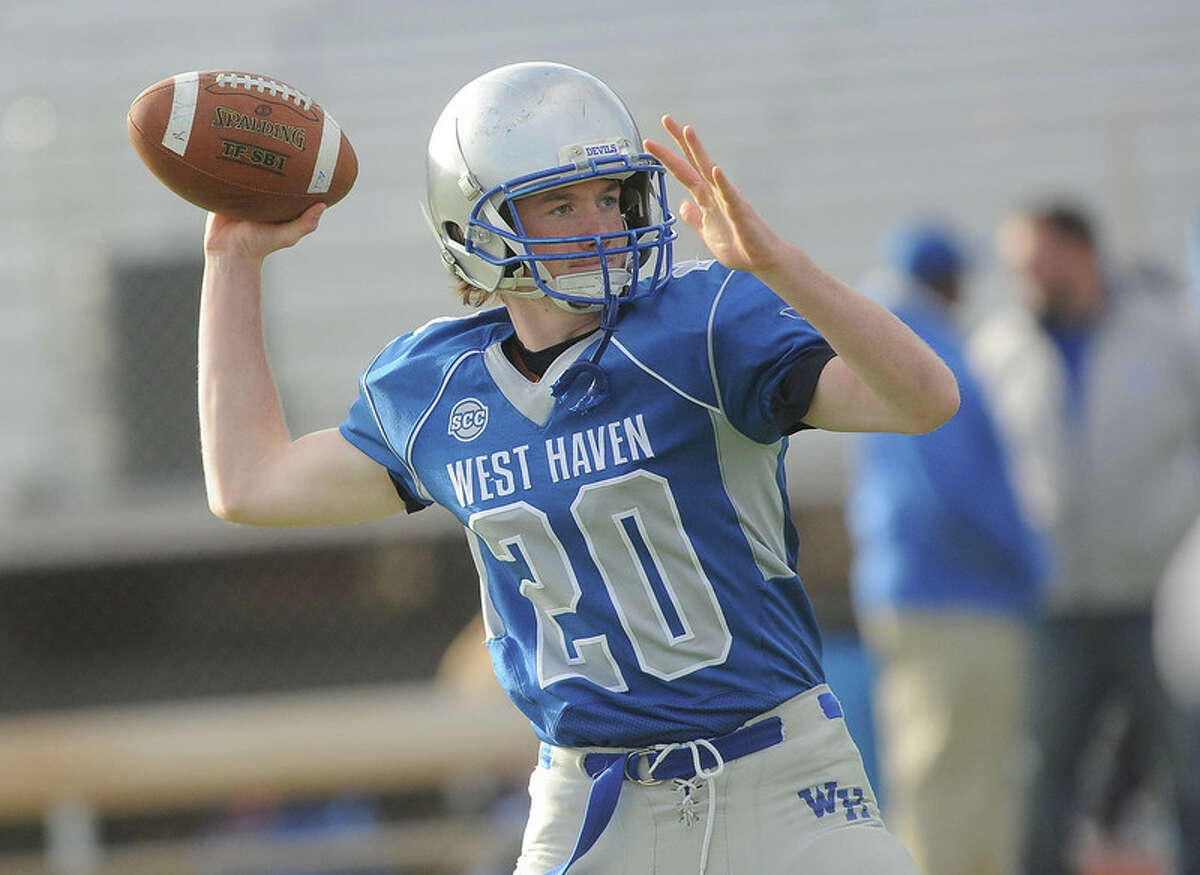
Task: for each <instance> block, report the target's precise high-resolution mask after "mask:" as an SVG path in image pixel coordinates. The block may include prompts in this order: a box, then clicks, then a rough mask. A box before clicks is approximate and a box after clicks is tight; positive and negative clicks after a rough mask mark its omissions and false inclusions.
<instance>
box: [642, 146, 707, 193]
mask: <svg viewBox="0 0 1200 875" xmlns="http://www.w3.org/2000/svg"><path fill="white" fill-rule="evenodd" d="M642 146H643V148H645V150H646V151H647V152H649V153H650V154H651V155H653V156H654V157H655V158H657V159H658V160H659V161H660V162H662V166H663V167H665V168H667V171H668V172H669V173H670V174H671V175H672V176H674V177H675V178H676V179H677V180H679V183H680V184H681V185H682V186H683V187H684V188H686V189H687V190H688V191H693V190H694V189H695V188H696V187H697V186H698V185H700V183H701V182H702V181H703V180H701V178H700V174H698V173H697V172H696V171H695V170H694V169H693V168H692V166H691V165H690V164H689V163H688V162H687V160H686V159H684V158H682V157H680V156H679V155H677V154H676V153H675V152H673V151H672V150H671V149H670V148H668V147H667V146H664V145H662V144H661V143H656V142H654V141H653V140H643V141H642Z"/></svg>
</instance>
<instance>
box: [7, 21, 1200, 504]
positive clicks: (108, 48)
mask: <svg viewBox="0 0 1200 875" xmlns="http://www.w3.org/2000/svg"><path fill="white" fill-rule="evenodd" d="M547 8H548V7H547V6H546V4H543V3H540V2H535V0H511V2H508V3H505V4H503V6H497V5H496V4H494V3H493V2H491V0H468V2H458V3H456V4H454V5H453V7H450V6H447V7H445V9H444V10H443V11H440V12H439V11H430V10H431V5H430V4H428V3H426V2H419V3H417V2H413V3H394V2H387V0H360V2H336V3H335V2H332V0H309V2H283V0H274V2H260V3H257V4H245V3H234V2H232V0H209V2H207V3H204V4H190V5H188V6H186V7H182V6H180V5H179V4H165V3H160V2H154V3H152V2H148V0H111V2H106V3H103V4H97V3H92V2H90V0H60V2H59V3H56V4H52V5H46V4H40V3H32V2H19V0H0V74H2V75H0V123H3V122H5V121H6V120H7V122H11V121H12V117H13V115H12V114H11V113H9V110H10V109H11V108H12V107H13V106H14V105H16V104H17V102H18V101H19V100H20V99H22V98H25V97H28V96H34V97H40V98H44V99H47V100H49V101H50V102H51V103H52V105H53V106H54V109H55V113H56V118H57V136H56V137H55V138H54V139H53V140H52V141H51V142H50V143H49V144H48V145H46V146H45V147H44V148H42V149H40V150H37V151H33V152H27V151H20V150H18V149H16V148H14V147H13V145H11V143H10V142H9V141H8V140H7V139H6V137H5V136H4V130H5V129H4V128H0V159H2V160H0V228H2V229H3V232H2V233H0V303H2V306H3V310H2V311H0V312H3V314H4V319H3V324H0V362H3V367H0V519H3V518H4V517H5V515H8V516H10V517H17V516H24V515H27V501H28V496H29V494H31V493H32V494H35V495H41V496H42V501H43V502H44V503H48V504H49V506H50V507H51V509H52V510H53V511H54V513H56V514H58V515H59V516H60V517H61V518H63V519H68V520H70V519H74V518H76V517H77V516H78V515H79V514H80V513H84V512H85V511H86V509H87V508H89V507H96V506H103V505H105V504H108V503H111V502H112V501H114V500H117V499H119V500H120V501H122V502H124V503H125V504H126V505H128V504H129V503H130V502H132V503H133V504H134V505H136V504H137V502H138V497H137V496H132V497H130V496H128V495H127V494H126V493H125V491H124V490H123V487H122V485H121V484H120V483H116V482H114V481H113V477H112V474H111V466H110V465H109V464H108V462H107V456H106V454H110V451H109V450H108V449H106V447H105V444H104V439H103V431H104V426H103V423H104V409H103V408H104V399H103V398H102V397H100V398H97V397H96V396H95V395H94V387H95V384H96V379H95V364H96V362H95V360H94V359H93V358H91V357H92V356H95V355H100V354H102V353H103V342H102V338H101V339H99V340H98V339H97V338H96V336H95V334H96V332H95V324H94V320H95V314H96V312H98V311H100V310H102V304H103V300H102V298H103V295H104V294H105V291H104V289H103V288H95V289H90V288H87V287H83V288H81V287H79V285H78V282H79V281H78V277H79V276H80V274H79V271H78V270H70V269H68V270H63V269H62V265H63V264H67V265H68V267H69V266H70V265H75V266H78V265H79V264H93V263H94V261H95V259H96V258H100V259H101V260H103V259H104V258H105V257H127V256H131V255H137V254H139V253H147V254H148V253H161V252H163V251H172V250H183V251H188V250H193V251H194V249H198V247H199V245H200V235H201V230H202V224H203V217H202V215H201V214H200V213H199V211H197V210H195V209H194V208H192V207H190V206H189V205H187V204H185V203H183V202H182V201H179V200H177V199H175V198H174V197H172V196H171V195H170V194H169V193H167V192H166V191H165V190H164V189H162V188H160V187H159V186H158V185H157V183H155V182H154V180H153V179H152V178H151V177H150V176H149V175H148V174H147V172H146V171H145V169H144V168H143V167H142V166H141V165H140V163H139V162H138V160H137V158H136V156H135V154H134V153H133V150H132V149H131V148H130V146H129V144H128V142H127V140H126V136H125V127H124V114H125V111H126V109H127V107H128V104H129V102H130V101H131V100H132V98H133V97H134V96H135V95H136V94H137V93H138V91H140V90H141V88H143V87H144V86H145V85H148V84H150V83H151V82H153V81H155V80H157V79H160V78H163V77H165V76H167V75H169V74H171V73H174V72H179V71H181V70H187V69H204V68H211V67H216V66H220V65H230V66H238V67H247V68H251V69H256V70H261V71H263V72H270V73H272V74H274V75H277V76H279V77H280V78H283V79H285V80H287V81H290V82H292V83H294V84H297V85H299V86H300V87H302V88H304V89H306V90H308V91H309V92H310V93H312V94H313V95H314V96H315V97H316V98H317V99H318V100H319V101H321V102H323V103H324V104H325V105H326V106H327V107H329V108H330V109H331V111H332V112H333V113H334V114H335V115H336V117H337V118H338V120H339V122H340V123H341V124H342V125H343V127H344V128H345V130H346V131H347V132H348V134H349V136H350V137H351V140H352V142H353V143H354V146H355V148H356V150H357V152H358V155H359V159H360V168H361V169H360V176H359V181H358V183H357V186H356V189H355V191H354V192H352V194H351V195H350V196H349V197H348V198H347V200H346V201H345V202H344V203H343V204H341V205H339V206H338V207H336V208H335V209H334V210H333V211H331V212H330V214H329V215H328V216H327V217H326V220H325V222H324V227H323V228H322V230H321V232H320V233H319V234H318V235H317V236H316V237H314V238H312V239H310V240H307V241H305V242H304V243H303V244H302V245H301V246H300V247H299V248H297V249H296V250H293V251H290V252H288V253H284V254H281V255H279V256H277V257H275V258H274V259H273V260H272V262H271V263H270V265H269V269H268V284H269V286H270V289H269V304H268V312H269V320H270V325H269V328H268V332H269V338H270V343H271V349H272V354H273V358H274V362H275V367H276V373H277V376H278V378H279V382H280V385H281V387H282V390H283V393H284V395H285V401H286V403H287V407H288V410H289V418H290V420H291V424H292V426H293V428H294V429H297V430H307V429H310V428H315V427H320V426H324V425H328V424H333V423H336V422H337V421H338V420H339V419H340V417H341V415H342V413H343V411H344V409H345V407H346V405H347V404H348V403H349V401H350V400H351V398H352V396H353V392H354V381H355V378H356V376H357V374H358V371H359V369H360V368H361V367H362V366H363V364H364V363H365V362H366V361H367V360H368V359H369V358H370V357H371V355H373V353H374V351H375V350H376V349H377V348H378V347H379V346H380V345H381V344H383V343H384V342H386V341H387V340H389V339H390V338H391V337H392V336H394V335H396V334H398V333H400V332H401V331H403V330H405V329H406V328H408V327H411V326H413V325H415V324H418V323H419V322H422V321H424V320H425V319H427V318H429V317H430V316H433V315H436V314H438V313H441V312H445V311H446V310H447V309H449V308H450V304H449V298H448V296H447V291H446V287H447V281H446V278H445V275H444V274H443V273H442V272H441V270H440V268H439V265H438V263H437V260H436V258H435V256H434V254H433V250H432V247H431V246H430V245H429V242H428V241H427V239H426V238H427V232H426V230H425V228H424V226H423V224H422V223H421V220H420V218H419V214H418V212H417V208H416V202H417V200H418V199H419V198H420V197H421V195H422V187H423V181H424V166H423V160H424V155H423V153H424V143H425V138H426V136H427V134H428V130H429V128H430V126H431V124H432V122H433V120H434V118H435V117H436V114H437V112H438V111H439V110H440V108H441V106H442V105H443V104H444V102H445V101H446V99H448V97H449V96H450V94H451V93H452V92H453V91H454V89H455V88H457V87H458V85H460V84H461V83H462V82H463V81H465V80H466V79H469V78H470V77H471V76H473V75H475V74H477V73H478V72H482V71H483V70H485V69H488V68H490V67H493V66H497V65H499V64H501V63H506V62H509V61H513V60H518V59H524V58H553V59H557V60H563V61H566V62H568V63H573V64H576V65H578V66H581V67H584V68H585V69H589V70H591V71H593V72H595V73H597V74H598V75H600V76H601V77H602V78H605V79H607V80H608V81H610V82H611V83H612V84H613V85H614V86H615V87H616V88H617V90H618V91H619V92H621V93H622V94H623V95H624V96H625V98H626V100H627V101H628V102H629V104H630V106H631V108H632V109H633V110H634V112H635V114H636V115H638V116H639V118H640V119H641V120H642V124H643V132H644V133H646V134H649V135H651V136H657V130H656V128H657V122H656V119H657V117H658V115H659V114H660V113H661V112H663V111H666V110H670V111H672V112H673V113H675V114H676V116H677V117H678V118H680V119H683V120H686V121H690V122H693V123H695V124H696V126H697V128H698V129H699V130H700V131H701V133H702V135H703V136H704V137H705V138H706V140H707V141H708V143H709V145H710V148H711V150H712V152H713V153H714V154H715V155H716V156H717V157H718V159H719V160H720V161H722V163H724V164H725V165H726V167H727V169H728V170H729V172H730V173H731V175H732V176H733V178H734V179H735V181H737V182H738V183H739V184H740V185H741V186H742V188H743V189H744V190H745V191H747V193H748V194H749V195H750V196H751V197H752V198H753V200H754V202H755V203H756V204H757V205H758V206H759V208H760V209H761V210H762V211H763V212H764V213H765V214H766V215H767V216H768V217H769V218H770V219H771V220H772V221H773V222H774V223H775V224H776V225H777V226H778V227H779V228H780V229H781V230H783V231H784V232H785V233H786V234H787V235H788V236H789V237H791V238H792V239H794V240H796V241H797V242H799V243H801V244H803V245H805V246H806V247H808V248H809V250H810V252H811V253H812V254H813V255H814V256H815V257H816V258H818V260H820V261H822V262H823V263H824V264H826V265H827V266H828V267H829V268H830V269H832V270H833V271H834V272H835V273H837V274H839V275H841V276H843V277H846V278H848V279H855V278H857V277H859V276H861V275H862V274H863V273H864V271H866V270H867V269H868V268H869V267H870V265H871V261H872V258H873V255H874V251H875V246H876V241H877V239H878V238H879V236H880V235H881V234H882V233H883V232H884V231H885V230H886V228H887V227H888V226H889V225H890V224H891V223H892V222H893V221H895V220H896V219H897V218H899V217H901V216H903V215H905V214H908V213H910V212H913V211H926V212H928V211H935V212H938V213H940V214H942V215H945V216H947V217H948V218H950V219H952V220H955V221H957V222H959V223H960V224H961V226H962V227H963V229H964V230H965V231H966V232H967V233H968V234H969V235H971V236H972V237H973V238H975V239H976V240H977V241H978V243H979V245H980V246H981V247H986V246H987V244H988V239H989V235H990V232H991V228H992V227H993V224H994V222H995V221H996V219H997V217H998V216H999V215H1000V214H1001V213H1002V212H1003V211H1004V210H1005V209H1006V208H1008V207H1009V206H1011V205H1012V204H1013V203H1015V202H1018V201H1020V200H1022V199H1024V198H1026V197H1027V196H1029V195H1030V194H1034V193H1038V192H1040V191H1042V190H1044V189H1045V188H1048V187H1049V188H1053V189H1054V190H1059V191H1064V190H1065V191H1073V192H1078V193H1080V194H1082V195H1084V196H1086V197H1087V198H1089V199H1090V201H1091V203H1092V204H1093V205H1094V206H1095V208H1096V209H1097V212H1098V214H1099V216H1100V218H1101V219H1102V221H1103V223H1104V227H1105V229H1106V230H1107V232H1108V236H1109V237H1110V238H1111V240H1112V241H1113V243H1114V248H1116V249H1117V250H1118V251H1120V252H1121V253H1142V254H1149V255H1151V256H1153V257H1156V258H1159V259H1162V260H1163V261H1165V262H1166V263H1167V264H1168V265H1169V266H1171V267H1172V268H1174V269H1176V270H1177V271H1180V272H1183V271H1184V270H1185V265H1186V252H1185V233H1186V227H1187V224H1188V222H1189V220H1190V217H1191V216H1192V214H1193V213H1194V211H1195V210H1196V208H1197V204H1198V202H1200V161H1197V154H1198V152H1197V147H1198V146H1200V111H1198V110H1200V53H1197V51H1196V47H1197V46H1200V4H1197V3H1195V2H1194V0H1142V2H1134V0H1060V2H1054V3H1047V2H1045V0H1011V2H1000V3H990V4H983V3H962V2H949V0H806V2H769V0H742V2H739V3H737V4H736V5H731V4H729V3H727V2H724V0H690V2H657V3H648V4H636V3H633V2H630V0H616V2H610V3H606V4H600V5H593V6H591V7H589V11H588V12H586V13H580V12H566V11H562V12H556V13H555V14H554V15H553V17H548V16H547V13H546V12H545V10H546V9H547ZM568 8H570V9H579V8H580V7H562V9H564V10H565V9H568ZM501 10H502V11H501ZM489 25H490V26H494V27H496V28H498V31H497V32H489V31H488V30H486V29H485V28H486V27H487V26H489ZM535 25H536V28H535ZM537 28H540V29H537ZM193 248H194V249H193ZM680 252H681V254H683V255H692V254H697V253H699V252H700V249H699V245H698V244H697V243H696V242H695V241H694V239H691V238H688V239H686V240H685V241H684V243H683V245H682V246H681V247H680ZM985 270H986V272H985V274H984V275H983V276H982V277H981V278H980V280H979V282H978V285H977V291H978V293H979V295H980V297H981V298H982V299H983V300H984V301H988V300H993V299H995V297H996V296H998V295H999V294H1000V291H999V290H1000V282H999V277H998V276H997V274H996V273H995V272H994V271H993V270H992V269H991V268H990V265H988V264H987V263H986V260H985ZM70 277H75V279H74V280H71V279H70ZM89 320H91V321H89ZM80 338H83V340H81V339H80ZM97 344H99V345H98V346H97ZM98 350H99V352H98ZM843 447H844V443H843V440H842V439H841V438H836V437H828V436H805V437H803V438H801V439H800V440H799V441H797V443H796V446H795V448H794V449H793V467H794V468H795V469H796V474H797V475H798V476H799V479H798V480H797V481H796V486H797V489H798V491H799V493H800V497H802V498H803V497H804V496H805V495H817V496H820V497H822V498H828V497H831V496H836V495H837V493H838V491H839V489H840V473H839V467H838V465H837V464H830V461H831V460H833V461H838V460H840V459H841V458H842V454H843ZM812 459H815V460H816V461H815V462H812V463H810V462H809V460H812ZM818 472H824V473H823V474H820V473H818ZM160 500H161V499H160ZM186 500H188V501H192V500H194V496H192V495H190V494H189V495H188V496H187V499H186Z"/></svg>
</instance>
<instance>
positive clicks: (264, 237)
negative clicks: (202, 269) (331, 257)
mask: <svg viewBox="0 0 1200 875" xmlns="http://www.w3.org/2000/svg"><path fill="white" fill-rule="evenodd" d="M325 209H326V207H325V204H313V205H312V206H311V207H309V208H308V209H307V210H305V211H304V212H303V213H301V214H300V216H299V217H298V218H296V219H293V220H292V221H290V222H248V221H241V220H238V219H231V218H229V217H228V216H222V215H219V214H217V213H209V214H208V222H207V224H206V225H205V228H204V251H205V252H206V253H208V254H210V255H216V254H221V255H230V256H236V257H242V258H250V259H263V258H266V257H267V256H268V255H270V254H271V253H272V252H274V251H275V250H277V249H286V248H287V247H289V246H295V245H296V244H297V243H298V242H299V241H300V238H302V237H305V236H307V235H308V234H311V233H312V232H313V231H315V230H317V223H318V222H320V220H321V213H323V212H325Z"/></svg>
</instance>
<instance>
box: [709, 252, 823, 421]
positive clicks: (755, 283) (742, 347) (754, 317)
mask: <svg viewBox="0 0 1200 875" xmlns="http://www.w3.org/2000/svg"><path fill="white" fill-rule="evenodd" d="M709 344H710V350H711V357H712V372H713V374H712V376H713V382H714V385H715V389H716V393H717V397H718V398H719V399H720V407H721V410H722V412H723V413H724V414H725V416H726V418H728V419H729V421H730V423H732V424H733V426H734V427H735V428H737V429H738V431H740V432H742V433H743V434H745V435H746V436H747V437H750V438H752V439H753V440H756V441H758V442H760V443H773V442H775V441H777V440H779V439H780V438H781V437H782V436H783V435H784V434H785V433H790V432H791V431H796V430H798V429H799V428H800V427H801V425H800V423H799V422H798V417H794V416H789V415H788V410H789V409H790V411H791V413H795V411H796V410H797V409H799V407H803V411H804V412H807V410H808V404H809V402H810V401H811V400H812V391H813V389H815V387H816V380H817V378H818V377H819V376H820V372H821V369H823V368H824V366H825V365H826V364H827V363H828V361H829V360H830V359H831V358H833V356H834V352H833V350H832V349H831V348H830V347H829V344H828V343H827V342H826V341H825V338H823V337H822V336H821V335H820V334H819V333H817V330H816V329H815V328H813V327H812V325H810V324H809V322H808V320H806V319H805V318H804V317H802V316H801V315H800V314H799V313H797V312H796V311H795V310H793V309H792V308H791V307H789V306H788V305H787V304H786V303H784V301H783V300H782V299H781V298H780V297H779V296H778V295H776V294H775V293H774V292H773V291H771V290H770V289H769V288H767V286H765V285H764V284H763V283H762V282H760V281H759V280H758V279H757V278H755V277H753V276H751V275H750V274H745V273H738V272H734V273H733V274H731V275H730V276H729V279H728V281H727V282H726V283H725V284H724V286H723V287H722V289H721V292H720V293H719V294H718V296H717V298H716V300H715V302H714V304H713V311H712V314H711V318H710V328H709ZM797 369H799V372H800V375H801V377H803V378H804V379H803V381H802V382H804V383H805V385H804V386H800V387H798V386H796V385H794V383H795V382H796V381H795V378H794V377H793V379H792V380H790V381H789V379H788V378H789V374H792V373H793V371H796V370H797ZM801 396H806V397H801ZM781 402H783V403H782V404H781ZM789 402H790V403H789ZM781 410H782V411H783V415H779V413H780V411H781ZM800 416H801V417H802V416H803V413H801V414H800Z"/></svg>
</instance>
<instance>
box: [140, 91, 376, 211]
mask: <svg viewBox="0 0 1200 875" xmlns="http://www.w3.org/2000/svg"><path fill="white" fill-rule="evenodd" d="M128 127H129V139H130V140H131V141H132V142H133V146H134V148H135V149H137V152H138V155H140V156H141V158H142V161H143V162H145V164H146V166H147V167H149V168H150V172H151V173H153V174H154V175H155V176H157V177H158V178H159V180H160V181H161V182H162V183H163V184H164V185H166V186H167V188H169V189H171V191H173V192H175V193H176V194H177V195H179V196H180V197H182V198H184V199H185V200H188V201H191V202H192V203H194V204H195V205H196V206H198V207H203V208H204V209H206V210H211V211H212V212H215V213H222V214H223V215H226V216H230V217H232V218H235V219H254V220H256V221H260V222H283V221H287V220H289V219H294V218H296V217H297V216H299V215H300V214H301V213H302V212H304V210H305V209H307V208H308V207H309V206H310V205H312V204H315V203H325V204H335V203H337V202H338V201H340V200H341V199H342V198H343V197H345V196H346V193H347V192H348V191H349V190H350V187H351V186H352V185H354V179H355V177H356V176H357V175H358V159H357V158H356V157H355V155H354V149H352V148H351V147H350V141H349V140H348V139H346V135H345V133H343V132H342V129H341V127H340V126H339V125H338V123H337V122H335V121H334V120H333V118H332V117H331V116H330V115H329V114H328V113H327V112H325V110H323V109H322V108H321V107H320V106H318V105H317V104H316V103H314V102H313V101H312V100H311V99H310V98H309V97H308V96H307V95H305V94H303V93H302V92H300V91H298V90H297V89H295V88H293V87H291V86H290V85H287V84H285V83H283V82H280V81H279V80H278V79H273V78H271V77H270V76H261V75H258V74H256V73H237V72H233V71H224V70H208V71H204V72H195V73H180V74H178V75H176V76H172V77H170V78H169V79H164V80H162V81H161V82H157V83H155V84H154V85H151V86H150V87H149V88H147V89H146V90H145V91H143V92H142V93H141V94H139V95H138V96H137V98H136V99H135V100H134V101H133V105H132V106H130V107H129V117H128Z"/></svg>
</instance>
